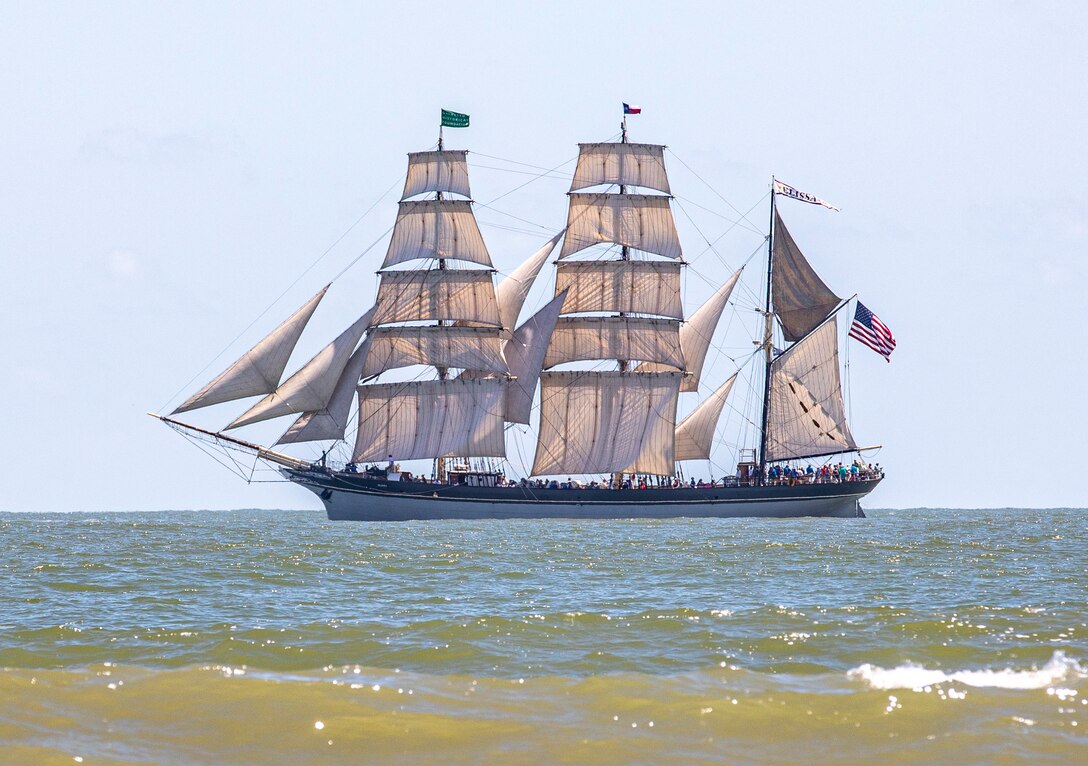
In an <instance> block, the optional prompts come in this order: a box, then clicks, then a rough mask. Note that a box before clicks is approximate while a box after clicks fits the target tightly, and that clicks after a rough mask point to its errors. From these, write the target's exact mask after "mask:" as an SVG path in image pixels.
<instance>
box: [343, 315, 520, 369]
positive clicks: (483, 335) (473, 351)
mask: <svg viewBox="0 0 1088 766" xmlns="http://www.w3.org/2000/svg"><path fill="white" fill-rule="evenodd" d="M501 333H502V331H501V330H500V329H499V328H497V327H441V326H439V327H377V328H374V329H373V330H372V331H371V333H370V354H369V355H368V356H367V359H366V363H365V364H364V365H363V372H362V376H363V377H364V378H365V377H369V376H371V375H377V374H378V373H380V372H384V371H385V370H392V369H395V368H397V367H408V366H410V365H413V364H429V365H434V366H435V367H458V368H461V369H466V370H484V371H487V372H506V371H507V366H506V360H505V359H503V356H502V341H501V339H500V336H501Z"/></svg>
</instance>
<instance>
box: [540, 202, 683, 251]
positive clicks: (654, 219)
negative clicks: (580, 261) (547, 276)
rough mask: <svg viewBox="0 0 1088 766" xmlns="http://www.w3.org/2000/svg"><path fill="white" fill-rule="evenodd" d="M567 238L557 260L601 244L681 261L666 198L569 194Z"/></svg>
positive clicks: (674, 227)
mask: <svg viewBox="0 0 1088 766" xmlns="http://www.w3.org/2000/svg"><path fill="white" fill-rule="evenodd" d="M568 196H569V197H570V209H569V212H568V213H567V236H566V237H565V238H564V239H563V249H562V251H561V252H560V253H559V257H560V258H561V259H562V258H566V257H567V256H569V255H572V254H574V253H577V252H579V251H580V250H585V249H586V248H587V247H590V246H592V245H596V244H598V243H601V242H611V243H613V244H616V245H624V246H626V247H633V248H635V249H636V250H642V251H643V252H647V253H656V254H657V255H663V256H665V257H667V258H680V256H681V255H682V251H681V249H680V237H679V236H678V235H677V233H676V222H675V221H674V220H673V217H672V209H671V208H670V207H669V198H668V197H662V196H647V195H641V194H570V195H568Z"/></svg>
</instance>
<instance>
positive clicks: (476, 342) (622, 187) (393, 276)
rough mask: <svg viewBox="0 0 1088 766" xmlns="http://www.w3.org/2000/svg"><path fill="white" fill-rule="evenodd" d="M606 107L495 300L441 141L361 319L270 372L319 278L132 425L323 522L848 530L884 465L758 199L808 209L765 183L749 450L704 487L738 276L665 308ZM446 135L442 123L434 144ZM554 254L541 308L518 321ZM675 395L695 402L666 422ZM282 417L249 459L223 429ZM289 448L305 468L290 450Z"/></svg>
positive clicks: (666, 266) (829, 301) (633, 165)
mask: <svg viewBox="0 0 1088 766" xmlns="http://www.w3.org/2000/svg"><path fill="white" fill-rule="evenodd" d="M624 111H625V116H624V120H623V123H622V126H621V132H620V134H619V137H618V138H619V140H617V141H609V142H599V143H585V144H580V145H579V152H578V159H577V165H576V167H575V170H574V175H573V179H572V182H571V185H570V190H569V192H568V194H567V197H568V200H569V202H568V214H567V221H566V226H565V227H564V228H563V229H562V230H561V231H560V232H558V233H557V234H556V235H555V236H554V237H552V238H551V239H550V240H549V241H547V242H546V243H544V244H543V246H542V247H540V248H539V249H538V250H537V251H536V252H534V253H533V254H532V255H531V256H530V257H529V258H527V259H526V260H525V261H524V262H523V263H521V264H520V265H519V266H518V267H517V268H516V269H514V270H513V271H512V272H510V273H509V274H508V275H507V276H505V277H504V278H502V279H500V280H498V281H497V283H496V276H495V275H496V270H495V267H494V265H493V263H492V259H491V256H490V254H489V252H488V248H487V246H486V244H485V242H484V238H483V236H482V234H481V231H480V228H479V225H478V223H477V221H476V217H475V214H474V210H473V202H472V199H471V193H470V186H469V172H468V161H467V152H466V151H464V150H451V149H447V148H445V142H444V139H443V132H442V128H440V129H439V140H438V145H437V149H434V148H432V150H429V151H423V152H415V153H411V154H409V155H408V170H407V174H406V178H405V184H404V190H403V194H402V195H401V199H400V201H399V203H398V210H397V215H396V219H395V223H394V226H393V228H392V234H391V236H390V238H389V244H388V248H387V250H386V253H385V258H384V261H383V262H382V264H381V268H380V270H379V272H378V280H379V281H378V286H377V297H376V299H375V302H374V305H373V306H371V307H370V308H369V309H367V310H366V311H363V312H362V313H361V314H360V315H358V316H354V317H350V320H351V321H350V324H349V325H348V327H347V329H345V330H344V331H343V332H342V333H341V334H340V335H338V336H337V337H335V338H334V339H333V340H332V341H331V342H330V343H328V345H326V346H325V347H324V348H322V349H321V350H320V351H318V353H317V354H316V355H314V356H313V357H312V358H311V359H310V360H309V361H307V362H306V363H305V364H303V365H302V366H301V367H299V368H298V369H297V370H296V371H294V372H293V373H292V374H290V375H285V371H286V370H287V365H288V362H289V361H290V357H291V356H292V352H293V351H294V349H295V346H296V344H297V343H298V341H299V338H300V337H301V335H302V333H303V330H304V329H305V327H306V325H307V323H308V322H309V321H310V318H311V317H312V315H313V314H314V312H315V310H316V309H317V307H318V305H319V303H320V302H321V301H322V298H323V297H324V296H325V294H326V292H327V291H328V290H330V289H331V287H332V285H331V284H330V285H326V286H325V287H324V288H322V289H321V290H320V291H319V292H318V293H317V294H316V295H314V296H313V297H312V298H310V299H309V300H308V301H307V302H306V303H305V304H304V305H303V306H302V307H301V308H299V309H298V310H297V311H295V312H294V313H293V314H291V315H290V316H289V317H287V319H286V320H284V321H283V322H282V323H281V324H280V325H279V326H277V327H276V328H275V329H274V330H272V332H271V333H270V334H268V335H267V336H266V337H265V338H263V339H262V340H261V341H260V342H259V343H257V344H256V345H255V346H254V347H253V348H251V349H250V350H249V351H247V352H246V353H245V354H243V355H242V356H241V357H240V358H239V359H237V360H236V361H235V362H234V363H233V364H231V365H230V366H229V367H227V369H226V370H224V371H223V372H222V373H220V374H219V375H218V376H216V377H215V378H214V379H213V380H211V382H209V383H208V384H207V385H205V386H204V387H203V388H201V389H200V390H199V391H197V392H196V393H194V394H192V395H191V396H190V397H189V398H188V399H186V400H185V401H184V402H183V403H182V404H181V405H180V406H178V407H177V408H176V409H174V410H173V411H172V412H171V413H170V414H169V415H159V414H156V415H154V417H157V418H159V419H160V420H161V421H162V422H164V423H166V424H167V425H169V426H170V427H172V428H174V429H175V430H177V431H179V432H180V433H182V434H184V435H185V436H187V437H189V438H191V439H193V440H197V441H200V442H203V443H204V444H205V445H212V446H214V447H216V448H219V449H222V450H225V451H228V452H230V453H232V454H234V453H238V452H241V453H244V454H247V455H251V456H253V457H254V458H255V460H256V461H262V462H264V463H267V464H271V465H272V466H274V467H275V469H276V470H277V471H278V473H279V474H280V475H281V476H282V478H284V479H286V480H288V481H291V482H294V483H296V484H298V485H300V486H302V487H304V488H306V489H308V490H310V491H311V492H313V493H314V494H316V495H317V497H318V498H320V500H321V502H322V503H323V504H324V506H325V508H326V510H327V512H328V516H329V518H330V519H341V520H370V521H380V520H408V519H477V518H496V519H499V518H594V519H615V518H663V517H744V516H760V517H802V516H833V517H858V516H863V515H864V514H863V512H862V510H861V505H860V501H861V500H862V498H864V497H865V496H866V495H868V494H869V493H870V492H871V491H872V490H873V489H874V488H875V487H876V486H877V484H878V483H879V482H880V481H881V480H882V479H883V472H882V470H880V469H879V468H876V469H874V468H872V467H871V466H870V465H869V464H868V463H866V462H865V461H864V459H863V458H862V455H863V450H864V449H869V448H860V447H859V445H858V444H857V443H856V442H855V440H854V437H853V435H852V433H851V430H850V428H849V426H848V425H847V421H846V407H845V405H844V398H843V392H842V382H841V381H842V376H841V373H840V365H841V362H840V353H839V335H840V331H839V319H840V317H841V316H843V315H844V313H845V312H844V311H843V310H844V308H845V307H847V306H849V305H851V304H852V303H854V301H853V298H848V299H845V300H844V299H842V298H840V297H839V296H838V295H837V294H836V293H835V292H833V291H832V290H831V289H830V288H829V287H828V286H827V285H826V284H825V283H824V282H823V280H822V279H821V278H820V276H819V275H818V274H817V273H816V271H815V270H814V269H813V267H812V266H811V265H810V264H809V262H808V260H807V259H806V258H805V256H804V255H803V254H802V252H801V250H800V248H799V247H798V245H797V243H796V242H795V241H794V239H793V237H792V236H791V235H790V233H789V231H788V230H787V229H786V226H785V223H784V222H783V219H782V216H781V213H780V211H779V204H778V199H779V197H786V198H789V199H795V200H799V201H801V202H805V203H812V204H822V205H824V206H825V207H830V206H829V205H827V204H826V203H824V202H822V200H819V199H817V198H815V197H812V196H810V195H806V194H804V193H802V192H799V191H797V190H796V189H794V188H792V187H790V186H787V185H785V184H783V183H781V182H779V181H777V180H774V179H772V184H771V192H770V216H769V224H768V230H767V234H766V242H767V244H766V247H765V256H766V257H765V268H762V269H760V271H761V274H760V278H761V283H762V284H761V286H760V288H761V289H760V290H759V293H758V295H759V297H760V298H761V304H762V305H761V307H760V309H759V311H760V313H761V314H762V317H761V322H760V324H761V328H760V330H761V331H760V333H759V335H758V336H757V337H756V338H754V339H753V343H754V346H753V352H752V353H750V354H748V355H747V357H748V358H747V359H746V360H745V362H744V364H745V365H746V369H747V371H748V375H747V377H746V380H748V381H749V384H750V385H751V387H752V388H753V390H754V394H755V399H754V401H755V406H754V407H752V406H751V404H749V407H750V409H751V411H752V412H753V415H752V416H751V417H750V418H749V421H750V425H753V426H755V427H754V428H752V429H750V430H751V432H752V436H751V437H750V438H751V443H750V445H748V446H746V447H743V448H740V449H738V450H737V451H736V452H735V453H734V454H735V458H736V461H735V463H736V464H735V465H730V466H729V467H728V469H727V470H721V471H720V474H721V475H718V476H717V477H713V476H711V477H709V479H708V480H706V481H704V480H699V481H696V480H695V479H693V478H691V479H688V478H686V476H685V474H684V466H685V465H690V462H689V461H708V460H710V458H711V450H712V448H713V446H714V444H715V440H716V438H717V433H718V424H719V420H720V419H721V416H722V413H723V410H724V409H725V408H726V406H727V404H728V403H729V398H730V394H731V392H732V390H733V388H734V386H735V383H736V381H737V378H738V374H740V369H738V370H737V371H736V372H734V373H733V374H732V375H731V376H730V377H728V378H726V379H724V380H721V379H719V380H714V381H710V380H706V379H704V378H705V376H704V363H705V362H706V359H707V352H708V349H710V347H711V344H712V342H713V339H714V337H715V333H716V330H717V328H718V324H719V320H720V319H721V317H722V314H723V311H724V309H725V308H726V305H727V303H728V302H729V300H730V296H731V295H732V293H733V291H734V288H735V287H736V286H737V284H738V280H740V278H741V275H742V272H743V270H744V268H745V267H742V268H741V270H740V271H737V272H736V273H734V274H731V275H729V276H728V278H726V279H725V280H724V281H722V282H721V284H720V285H715V287H716V289H715V291H714V292H713V293H712V294H711V295H710V297H709V299H708V300H706V301H705V302H704V303H703V304H702V305H701V306H700V307H698V308H697V309H696V310H695V311H694V312H692V313H691V314H690V315H685V313H684V307H683V305H682V301H681V293H682V290H681V286H682V285H681V283H682V276H683V273H684V270H685V266H686V265H687V264H686V263H685V261H684V259H683V251H682V249H681V243H680V238H679V236H678V233H677V227H676V224H675V221H674V218H673V210H672V203H673V196H672V190H671V187H670V181H669V177H668V174H667V173H666V168H665V147H664V146H662V145H657V144H644V143H633V142H630V141H629V140H628V134H627V117H626V114H627V113H629V112H631V108H630V107H628V106H627V105H624ZM631 113H635V112H631ZM467 124H468V117H467V116H466V115H461V114H458V113H453V112H446V111H445V110H444V111H443V119H442V125H443V127H463V126H466V125H467ZM556 252H557V255H556V258H555V260H554V272H555V276H554V289H553V291H552V293H551V296H552V297H550V298H549V299H548V300H547V301H546V302H545V303H544V305H543V306H542V307H540V308H539V310H536V311H535V313H532V314H531V315H529V316H523V314H525V313H527V312H524V311H523V307H524V304H525V303H526V299H527V297H528V295H529V292H530V290H531V288H532V286H533V284H534V282H535V281H536V280H537V278H538V276H539V275H540V273H541V271H542V270H543V266H544V265H545V263H546V262H547V261H548V259H549V258H550V257H551V256H552V255H553V254H554V253H556ZM747 268H749V269H752V268H753V267H752V266H750V265H749V266H748V267H747ZM360 308H362V307H360ZM866 314H867V315H868V316H869V317H870V318H871V319H866V317H865V315H866ZM866 328H867V330H866ZM866 331H868V332H870V333H872V334H873V338H868V337H861V335H863V334H865V332H866ZM859 333H860V334H859ZM850 335H851V336H853V337H857V338H858V339H859V340H862V341H863V342H865V343H866V344H867V345H869V346H870V347H872V348H874V349H875V350H878V351H880V352H881V353H882V354H884V355H885V356H887V355H888V354H890V351H891V348H893V347H894V340H893V339H892V338H891V334H890V332H888V331H887V330H886V328H884V327H883V326H882V325H880V324H879V320H877V319H876V318H875V317H874V316H872V315H871V313H870V312H868V310H867V309H865V308H864V307H863V306H862V305H861V304H860V303H857V304H856V308H855V314H854V322H853V324H852V325H851V329H850ZM406 377H407V378H408V379H405V378H406ZM684 398H691V399H693V400H695V401H697V404H695V406H694V407H693V408H691V409H690V412H689V413H688V414H687V415H686V416H685V417H682V418H679V419H678V415H677V413H678V406H679V405H680V404H681V402H683V399H684ZM244 399H255V402H253V403H251V405H250V406H249V408H248V409H247V410H245V411H244V412H242V413H241V414H240V415H238V416H237V417H235V418H234V419H233V420H232V421H230V422H229V423H228V424H226V425H225V426H223V427H221V428H218V429H215V428H211V427H205V426H203V425H198V424H196V423H192V422H188V421H189V420H190V419H191V418H190V416H189V415H188V413H190V412H192V411H195V410H199V409H202V408H204V407H209V406H211V405H216V404H222V403H225V402H234V401H241V400H244ZM683 409H688V406H685V407H684V408H683ZM288 416H290V417H291V418H292V420H291V421H290V424H289V425H288V426H287V428H286V430H285V431H284V432H283V433H282V435H281V436H280V437H279V438H278V440H277V441H276V442H275V443H274V444H271V445H268V446H265V445H262V444H259V443H257V442H254V441H250V440H246V439H243V438H240V437H239V435H238V432H237V431H236V429H242V428H244V427H246V426H250V425H253V424H256V423H260V422H262V421H266V420H271V419H274V418H286V417H288ZM182 418H184V420H183V419H182ZM526 426H527V427H529V428H530V429H531V432H532V434H533V435H534V436H535V442H536V447H535V455H534V457H533V460H532V465H531V468H530V469H529V470H528V471H526V472H525V474H526V475H524V476H516V475H513V474H514V467H513V464H512V463H511V462H509V461H508V460H507V450H508V442H509V441H510V434H509V433H508V432H509V431H510V430H511V429H512V428H519V429H522V430H524V429H523V427H526ZM300 444H307V445H308V449H309V450H310V451H311V455H316V453H317V452H318V451H320V453H321V454H320V457H319V458H316V459H315V458H314V457H311V458H309V459H304V458H300V457H295V456H293V455H291V454H289V450H292V448H293V447H294V445H300ZM314 445H316V447H315V446H314ZM335 455H340V456H341V460H340V461H337V459H336V458H335V457H334V456H335ZM404 464H410V465H413V466H420V465H422V466H424V467H423V468H422V469H419V468H417V470H416V472H412V471H409V470H407V468H406V467H405V465H404Z"/></svg>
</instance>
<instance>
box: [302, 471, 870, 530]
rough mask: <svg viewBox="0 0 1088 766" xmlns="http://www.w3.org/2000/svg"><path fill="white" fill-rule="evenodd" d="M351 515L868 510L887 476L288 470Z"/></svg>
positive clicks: (857, 513)
mask: <svg viewBox="0 0 1088 766" xmlns="http://www.w3.org/2000/svg"><path fill="white" fill-rule="evenodd" d="M283 473H284V475H285V476H286V477H287V478H288V479H290V480H291V481H293V482H295V483H297V484H301V485H302V486H304V487H306V488H307V489H309V490H310V491H312V492H313V493H314V494H316V495H317V496H318V497H319V498H320V499H321V502H322V503H323V504H324V505H325V510H326V511H327V512H328V516H329V518H330V519H333V520H344V521H408V520H412V519H519V518H520V519H542V518H555V519H638V518H679V517H693V518H699V517H718V518H729V517H772V518H797V517H802V516H829V517H838V518H856V517H862V516H864V515H865V514H864V513H862V511H861V505H860V500H861V498H863V497H865V496H866V495H867V494H869V493H870V492H871V491H872V490H873V489H874V488H875V487H876V485H877V484H879V483H880V479H871V480H865V481H853V482H843V483H840V484H798V485H794V486H788V485H778V486H769V487H708V488H696V489H692V488H687V487H682V488H677V489H638V490H608V489H539V488H536V487H469V486H464V485H455V486H446V485H437V484H423V483H419V482H402V481H386V480H385V479H376V478H372V477H368V476H366V475H364V474H346V473H329V472H324V471H317V470H314V471H297V470H291V469H283Z"/></svg>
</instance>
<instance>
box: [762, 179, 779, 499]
mask: <svg viewBox="0 0 1088 766" xmlns="http://www.w3.org/2000/svg"><path fill="white" fill-rule="evenodd" d="M775 202H776V200H775V188H774V176H771V218H770V223H769V224H768V227H767V292H766V298H765V300H764V303H763V372H764V377H763V414H762V416H761V417H760V421H759V483H760V484H761V485H762V484H763V482H764V481H766V467H767V420H768V418H769V416H770V404H771V362H773V361H774V312H773V311H772V309H771V269H772V268H773V267H774V222H775V213H776V212H777V210H776V207H775Z"/></svg>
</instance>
